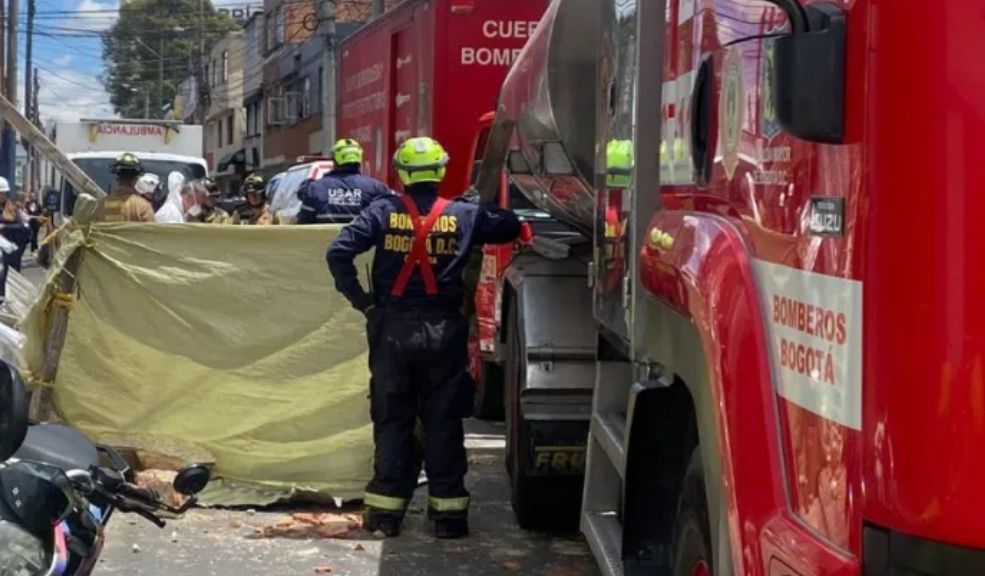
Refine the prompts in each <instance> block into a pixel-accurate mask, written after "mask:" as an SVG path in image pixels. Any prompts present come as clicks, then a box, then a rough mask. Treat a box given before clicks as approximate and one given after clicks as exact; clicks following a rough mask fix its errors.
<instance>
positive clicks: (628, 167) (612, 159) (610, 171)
mask: <svg viewBox="0 0 985 576" xmlns="http://www.w3.org/2000/svg"><path fill="white" fill-rule="evenodd" d="M605 152H606V164H607V166H606V174H605V184H606V186H608V187H609V188H625V187H627V186H629V177H630V175H631V174H632V173H633V141H632V140H609V144H608V145H607V146H606V148H605Z"/></svg>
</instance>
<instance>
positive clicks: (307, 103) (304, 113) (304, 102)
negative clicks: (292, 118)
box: [298, 76, 311, 118]
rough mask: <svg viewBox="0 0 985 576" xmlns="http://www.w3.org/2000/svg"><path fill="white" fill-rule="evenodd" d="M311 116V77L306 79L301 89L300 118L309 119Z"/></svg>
mask: <svg viewBox="0 0 985 576" xmlns="http://www.w3.org/2000/svg"><path fill="white" fill-rule="evenodd" d="M309 114H311V77H310V76H309V77H307V78H305V79H304V85H303V86H302V87H301V113H300V114H298V118H307V117H308V115H309Z"/></svg>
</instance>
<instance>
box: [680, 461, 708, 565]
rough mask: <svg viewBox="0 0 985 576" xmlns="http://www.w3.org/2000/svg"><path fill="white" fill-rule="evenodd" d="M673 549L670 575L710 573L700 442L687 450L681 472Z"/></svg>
mask: <svg viewBox="0 0 985 576" xmlns="http://www.w3.org/2000/svg"><path fill="white" fill-rule="evenodd" d="M673 549H674V572H673V573H674V576H712V565H713V563H712V556H711V530H710V528H709V525H708V501H707V499H706V497H705V480H704V473H703V471H702V468H701V447H700V446H699V447H697V448H695V449H694V452H693V453H692V454H691V461H690V464H689V465H688V467H687V472H686V473H685V475H684V485H683V488H682V490H681V499H680V503H679V505H678V508H677V526H676V528H675V530H674V548H673Z"/></svg>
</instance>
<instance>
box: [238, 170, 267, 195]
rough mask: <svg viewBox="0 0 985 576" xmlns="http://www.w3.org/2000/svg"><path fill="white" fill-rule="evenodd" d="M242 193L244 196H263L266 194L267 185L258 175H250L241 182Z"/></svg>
mask: <svg viewBox="0 0 985 576" xmlns="http://www.w3.org/2000/svg"><path fill="white" fill-rule="evenodd" d="M243 193H244V194H263V195H266V193H267V183H266V182H265V181H264V179H263V176H261V175H259V174H250V175H249V176H247V177H246V180H243Z"/></svg>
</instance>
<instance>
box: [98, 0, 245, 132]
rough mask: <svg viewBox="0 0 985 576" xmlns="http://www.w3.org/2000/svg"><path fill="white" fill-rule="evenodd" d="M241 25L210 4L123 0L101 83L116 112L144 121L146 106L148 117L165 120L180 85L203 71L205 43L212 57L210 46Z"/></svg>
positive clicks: (106, 41) (106, 44) (107, 43)
mask: <svg viewBox="0 0 985 576" xmlns="http://www.w3.org/2000/svg"><path fill="white" fill-rule="evenodd" d="M237 27H238V24H237V23H236V22H235V21H234V20H233V19H232V18H230V17H229V16H227V15H225V14H222V13H220V12H217V11H216V10H215V7H214V6H213V5H212V2H211V0H124V1H123V2H121V4H120V15H119V18H118V19H117V21H116V23H115V24H114V25H113V26H112V27H111V28H110V29H109V30H108V31H107V33H106V35H105V36H103V61H104V63H105V65H106V73H105V75H104V76H103V85H104V86H105V88H106V91H107V92H108V93H109V95H110V102H111V103H112V104H113V109H114V110H115V111H116V113H117V114H120V115H121V116H123V117H124V118H143V117H144V116H145V105H146V106H147V108H149V110H150V117H152V118H159V117H161V115H162V113H161V108H162V107H163V106H165V105H166V104H169V103H171V102H173V101H174V96H175V91H176V90H177V88H178V85H179V84H180V83H181V81H182V80H183V79H184V78H185V77H187V76H188V74H189V73H193V72H196V73H198V72H200V60H201V59H200V55H201V54H202V45H203V44H204V55H205V56H204V57H205V58H208V53H209V50H210V49H211V47H212V45H213V44H215V42H216V41H217V40H219V39H220V38H221V37H222V36H223V35H224V34H226V33H227V32H229V31H231V30H235V29H236V28H237ZM162 57H163V72H164V73H163V77H164V82H163V83H161V82H160V75H161V74H160V73H161V60H162ZM148 104H149V105H148Z"/></svg>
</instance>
